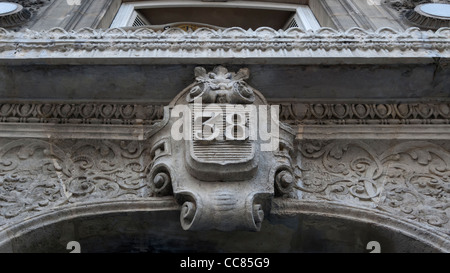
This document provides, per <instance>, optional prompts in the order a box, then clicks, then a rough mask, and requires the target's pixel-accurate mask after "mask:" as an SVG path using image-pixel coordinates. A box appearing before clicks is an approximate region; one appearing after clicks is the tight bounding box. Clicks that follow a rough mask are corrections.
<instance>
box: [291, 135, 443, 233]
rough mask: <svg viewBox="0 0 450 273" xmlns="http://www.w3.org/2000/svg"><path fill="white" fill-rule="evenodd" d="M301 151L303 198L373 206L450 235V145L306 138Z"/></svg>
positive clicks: (298, 181) (299, 166) (296, 162)
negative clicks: (310, 139)
mask: <svg viewBox="0 0 450 273" xmlns="http://www.w3.org/2000/svg"><path fill="white" fill-rule="evenodd" d="M297 149H298V151H299V153H298V155H297V157H296V158H293V164H294V165H295V178H296V183H295V184H294V186H293V188H294V189H295V190H296V191H298V193H297V195H298V196H299V198H300V199H302V200H323V201H326V202H338V203H345V204H347V205H349V206H358V207H368V208H372V209H376V210H379V211H382V212H388V213H390V214H392V215H396V216H398V217H400V218H404V219H408V220H412V221H416V222H419V223H422V224H425V225H429V226H433V227H435V228H438V229H439V230H440V231H442V232H445V233H447V234H450V223H449V212H448V208H449V207H450V202H449V198H450V179H449V176H450V152H449V147H448V143H446V144H445V143H434V142H430V141H407V142H397V141H392V140H387V141H376V140H372V141H359V140H350V141H327V142H323V141H302V142H299V144H298V146H297Z"/></svg>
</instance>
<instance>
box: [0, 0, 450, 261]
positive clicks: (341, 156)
mask: <svg viewBox="0 0 450 273" xmlns="http://www.w3.org/2000/svg"><path fill="white" fill-rule="evenodd" d="M99 2H101V1H99ZM356 2H358V1H356ZM397 2H398V3H397V4H394V5H393V6H394V7H396V8H400V7H402V8H403V7H406V8H409V6H408V5H409V4H411V5H413V4H414V5H415V4H416V3H415V2H414V3H412V2H411V1H410V2H411V3H409V2H408V1H402V2H401V3H400V2H399V1H397ZM40 3H41V2H40ZM42 3H43V2H42ZM86 3H90V2H89V1H83V5H81V7H79V6H78V7H72V8H73V9H79V8H83V7H84V8H86V10H89V11H91V12H94V13H95V10H96V9H97V8H100V6H97V4H95V5H94V4H92V6H90V7H88V4H86ZM352 3H353V4H354V5H352ZM102 4H103V5H105V6H104V9H102V11H103V13H102V14H103V17H102V16H100V15H99V16H100V17H101V18H100V17H96V18H97V19H95V20H94V21H95V22H94V23H93V22H92V20H91V19H92V18H91V19H90V20H91V21H89V22H90V23H86V22H88V18H84V17H78V18H75V17H70V18H71V19H70V20H71V21H70V20H69V21H70V22H69V21H68V22H64V23H60V24H56V25H54V26H58V27H56V28H51V29H46V30H42V29H41V30H39V29H36V28H38V25H40V26H43V25H45V24H48V23H49V21H45V20H41V21H39V20H37V21H36V22H35V23H34V25H33V26H34V27H32V28H33V29H34V30H22V31H18V32H15V31H13V30H11V29H0V79H2V81H1V82H0V94H1V96H0V250H2V251H14V242H17V240H20V239H21V238H22V237H21V236H26V235H27V234H32V233H33V232H34V231H38V230H40V229H41V228H45V227H48V226H51V225H55V224H57V223H62V222H64V221H69V220H70V221H71V220H73V219H77V218H81V217H87V216H89V217H91V216H99V215H108V214H111V213H118V212H126V213H132V212H145V213H150V214H152V213H156V212H158V211H176V212H177V213H178V212H179V214H180V220H181V225H180V224H178V223H177V224H178V225H179V226H181V227H183V228H184V229H187V230H193V231H183V232H195V231H196V230H201V231H205V232H209V230H211V229H218V230H223V231H227V232H230V234H235V233H233V232H234V231H236V230H238V231H241V230H244V231H258V230H262V231H260V232H265V231H264V223H265V222H267V221H268V220H267V219H269V220H271V221H275V222H276V220H273V219H274V217H300V216H303V215H311V216H313V217H319V216H320V217H325V218H329V219H332V218H336V219H341V220H345V221H351V222H357V223H365V224H369V225H371V226H374V227H379V228H383V229H387V230H392V231H395V232H396V233H398V234H401V235H402V236H406V237H408V238H410V239H411V240H413V241H414V242H420V243H421V244H423V245H425V246H427V247H429V250H430V251H443V252H448V251H450V237H449V236H450V226H449V225H450V223H449V217H450V214H449V213H450V211H449V207H450V206H449V201H448V200H449V199H448V195H449V193H450V186H449V185H450V184H449V183H450V181H449V176H450V144H449V139H450V100H449V96H450V93H449V92H450V91H449V90H450V89H449V87H450V80H449V79H450V70H449V67H448V60H449V58H450V28H445V27H444V28H440V29H438V30H435V31H426V30H423V29H420V28H418V27H410V26H409V25H408V23H407V22H406V21H402V20H403V19H404V18H403V19H401V18H400V17H398V18H397V17H396V19H393V18H394V17H391V20H390V22H391V25H390V27H391V28H388V27H386V28H379V29H376V28H375V29H374V26H375V25H376V24H373V22H375V21H376V20H375V19H374V17H369V19H367V20H365V21H364V20H363V19H362V17H361V16H362V15H361V14H358V13H349V14H348V16H350V15H351V16H353V17H352V18H353V19H352V20H354V21H353V22H356V23H357V26H360V27H353V28H348V29H346V30H342V28H345V27H344V26H346V24H347V23H348V24H350V23H349V21H347V19H343V18H340V15H338V14H337V13H336V12H335V11H333V10H336V9H338V8H339V7H341V6H346V7H347V8H349V7H352V9H353V10H355V9H356V10H359V9H360V8H361V7H362V6H364V5H366V4H365V3H362V1H359V2H358V3H355V1H354V0H353V1H343V0H342V1H328V0H325V1H317V2H314V3H310V6H311V8H312V10H313V11H315V12H316V16H317V17H321V16H320V15H319V14H320V12H321V11H322V12H326V14H327V17H326V16H325V15H323V16H322V17H321V19H320V18H319V19H320V20H319V21H320V22H321V24H322V26H327V25H326V22H329V24H330V25H329V26H331V24H332V23H333V24H334V28H330V27H323V28H321V29H319V30H317V31H303V30H300V29H297V28H290V29H287V30H273V29H270V28H266V27H262V28H258V29H256V30H244V29H240V28H228V29H224V30H212V29H207V28H200V29H198V30H196V31H193V32H192V31H188V32H186V31H183V30H181V29H175V28H172V29H169V30H165V31H155V30H152V29H151V28H145V27H144V28H128V29H106V30H100V29H97V26H98V24H100V22H102V23H101V24H106V23H105V22H106V21H107V20H106V19H104V18H106V17H107V14H109V13H108V12H110V11H111V10H113V6H114V5H117V3H116V1H109V2H108V1H103V2H102ZM303 4H304V3H303ZM400 4H401V5H400ZM98 5H100V4H98ZM371 7H372V6H371ZM56 8H57V6H56V4H52V5H50V6H48V7H46V6H43V8H42V10H41V11H42V12H46V11H48V10H51V9H56ZM45 10H46V11H45ZM41 11H39V10H38V9H37V8H36V12H37V13H39V12H41ZM379 11H380V12H381V11H383V12H386V14H391V13H390V12H392V14H396V13H397V11H396V10H395V9H393V8H392V5H388V3H386V4H383V6H382V9H380V10H379ZM37 13H36V14H37ZM392 14H391V15H389V16H393V15H392ZM36 16H37V15H36ZM105 16H106V17H105ZM386 16H387V15H386ZM74 18H75V19H74ZM105 20H106V21H105ZM110 21H111V20H110ZM346 22H347V23H346ZM83 24H84V25H83ZM92 24H94V25H92ZM95 24H97V25H95ZM339 24H340V26H341V27H342V28H341V27H336V25H339ZM352 24H353V23H352ZM361 24H362V25H364V24H368V25H371V27H368V28H362V25H361ZM63 25H64V26H63ZM69 25H70V27H66V26H69ZM75 25H77V26H82V25H83V26H85V28H80V29H78V30H73V28H74V26H75ZM393 25H395V26H402V27H399V28H397V29H393V28H392V27H393ZM403 26H405V27H403ZM92 27H93V28H92ZM407 27H410V28H407ZM371 28H372V29H371ZM149 72H151V73H149ZM305 75H306V76H305ZM324 75H328V76H324ZM74 79H76V80H74ZM199 97H201V98H202V99H203V102H204V103H214V104H217V105H219V106H220V105H223V106H224V107H225V105H229V106H230V105H252V106H262V105H266V106H272V107H276V109H277V113H276V114H277V118H278V126H279V128H280V135H279V137H278V138H277V141H278V142H277V143H278V144H277V147H276V149H275V150H273V151H269V152H267V151H260V150H258V148H255V147H259V144H260V143H258V141H256V142H248V143H247V142H245V141H241V142H227V141H225V142H220V143H219V142H217V143H216V142H214V143H208V142H207V143H206V144H205V143H203V142H198V143H196V142H195V141H193V142H189V141H186V142H183V141H182V142H179V141H175V140H174V139H173V136H172V135H171V128H172V127H173V124H174V120H173V119H172V117H171V112H172V111H173V109H175V108H176V107H177V106H180V105H184V106H189V107H194V106H193V102H194V99H195V98H199ZM269 122H270V121H269ZM214 145H216V146H214ZM245 151H249V152H248V153H246V152H245ZM181 227H180V228H181ZM205 234H206V233H205ZM208 234H209V233H208ZM233 236H234V235H233ZM23 238H25V237H23ZM404 249H405V248H403V250H404ZM417 249H421V248H420V247H418V248H417Z"/></svg>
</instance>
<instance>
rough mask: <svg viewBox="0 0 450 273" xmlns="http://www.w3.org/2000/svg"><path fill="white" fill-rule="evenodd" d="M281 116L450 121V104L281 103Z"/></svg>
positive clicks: (310, 121) (321, 121)
mask: <svg viewBox="0 0 450 273" xmlns="http://www.w3.org/2000/svg"><path fill="white" fill-rule="evenodd" d="M280 118H281V119H282V120H284V121H286V122H288V123H290V124H304V125H324V126H326V125H357V124H358V125H391V126H397V125H420V124H424V125H425V124H435V125H438V124H450V103H448V102H434V103H432V102H430V103H293V104H281V108H280Z"/></svg>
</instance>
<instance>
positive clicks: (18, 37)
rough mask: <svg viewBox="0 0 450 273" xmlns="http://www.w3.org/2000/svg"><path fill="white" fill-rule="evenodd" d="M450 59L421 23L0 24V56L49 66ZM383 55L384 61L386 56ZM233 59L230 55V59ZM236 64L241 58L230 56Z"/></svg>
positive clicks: (447, 47)
mask: <svg viewBox="0 0 450 273" xmlns="http://www.w3.org/2000/svg"><path fill="white" fill-rule="evenodd" d="M449 57H450V28H441V29H439V30H437V31H436V32H431V31H428V32H424V31H420V29H419V28H410V29H407V30H405V31H401V32H399V31H395V30H393V29H390V28H382V29H379V30H377V31H375V32H369V31H366V30H363V29H359V28H352V29H349V30H348V31H346V32H338V31H336V30H333V29H330V28H322V29H319V30H317V31H315V32H314V31H307V32H305V31H303V30H300V29H298V28H291V29H288V30H286V31H283V30H279V31H275V30H273V29H270V28H267V27H262V28H258V29H257V30H254V31H253V30H244V29H241V28H236V27H234V28H229V29H225V30H211V29H205V28H202V29H198V30H196V31H194V32H185V31H183V30H181V29H177V28H172V29H168V30H165V31H153V30H151V29H149V28H139V29H107V30H93V29H88V28H84V29H80V30H78V31H70V32H67V31H65V30H63V29H60V28H54V29H51V30H48V31H42V32H36V31H31V30H26V31H21V32H9V31H7V30H5V29H0V60H1V62H3V63H5V62H8V61H12V62H15V61H29V60H48V59H50V60H52V63H69V64H70V63H75V64H78V63H105V62H107V63H121V62H122V63H124V62H125V63H126V62H128V61H129V60H134V61H136V60H140V61H141V62H144V63H148V62H150V63H174V62H176V63H191V62H196V63H198V62H199V61H201V62H217V61H218V60H227V59H228V60H230V59H231V58H233V59H236V58H238V59H239V58H245V61H246V63H252V62H253V63H259V62H261V61H262V60H264V62H265V63H278V62H282V63H308V64H309V63H315V62H317V61H320V62H322V61H323V60H327V63H333V62H335V63H386V62H388V63H389V62H392V60H389V59H392V58H394V59H396V63H398V62H414V63H417V62H435V58H441V59H442V58H443V59H448V58H449ZM386 59H387V60H386ZM230 61H231V62H232V61H233V60H230ZM234 61H235V62H239V60H234Z"/></svg>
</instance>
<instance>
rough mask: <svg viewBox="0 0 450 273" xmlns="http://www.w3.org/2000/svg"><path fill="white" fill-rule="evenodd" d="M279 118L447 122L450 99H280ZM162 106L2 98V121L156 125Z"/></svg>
mask: <svg viewBox="0 0 450 273" xmlns="http://www.w3.org/2000/svg"><path fill="white" fill-rule="evenodd" d="M272 105H279V107H280V113H279V114H280V119H281V120H282V121H283V122H287V123H289V124H292V125H299V124H302V125H324V126H326V125H355V124H358V125H374V124H382V125H392V126H396V125H421V124H423V125H425V124H435V125H439V124H450V102H427V103H419V102H409V103H344V102H342V103H280V104H274V103H272ZM163 117H164V106H163V105H155V104H142V103H141V104H133V103H98V102H96V103H82V102H67V103H51V102H45V103H38V102H30V103H26V102H20V103H8V102H3V103H2V102H0V123H51V124H72V125H76V124H115V125H140V124H154V123H155V122H158V121H161V120H162V119H163Z"/></svg>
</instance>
